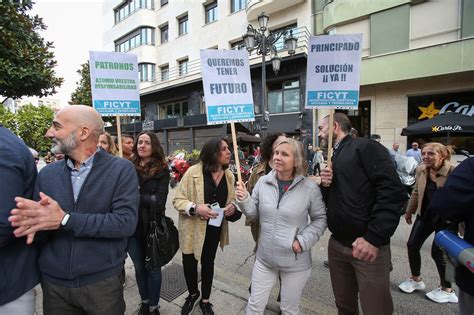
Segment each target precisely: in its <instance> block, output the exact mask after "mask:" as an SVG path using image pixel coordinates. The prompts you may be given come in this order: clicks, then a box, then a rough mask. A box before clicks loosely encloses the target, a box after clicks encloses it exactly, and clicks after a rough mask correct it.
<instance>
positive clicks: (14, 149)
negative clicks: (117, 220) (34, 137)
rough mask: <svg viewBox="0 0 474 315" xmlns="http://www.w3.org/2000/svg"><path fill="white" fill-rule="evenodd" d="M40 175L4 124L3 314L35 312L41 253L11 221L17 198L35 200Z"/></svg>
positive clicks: (0, 189)
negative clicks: (19, 234) (16, 233)
mask: <svg viewBox="0 0 474 315" xmlns="http://www.w3.org/2000/svg"><path fill="white" fill-rule="evenodd" d="M36 173H37V172H36V165H35V161H34V159H33V155H32V154H31V152H30V150H29V149H28V147H27V146H26V145H25V144H24V143H23V141H21V140H20V139H19V138H18V137H17V136H15V135H14V134H13V133H11V132H10V131H9V130H8V129H6V128H5V127H3V126H2V125H1V124H0V174H1V180H0V314H30V315H32V314H33V313H34V311H35V294H34V291H33V288H34V287H35V286H36V285H37V284H38V283H39V270H38V265H37V261H38V254H39V251H38V249H37V247H36V245H34V246H29V245H27V244H26V241H25V238H19V239H18V238H15V236H14V235H13V228H12V226H11V224H10V222H8V217H9V216H10V211H11V210H12V209H13V208H14V207H15V197H16V196H22V197H24V198H32V196H33V191H34V187H35V180H36Z"/></svg>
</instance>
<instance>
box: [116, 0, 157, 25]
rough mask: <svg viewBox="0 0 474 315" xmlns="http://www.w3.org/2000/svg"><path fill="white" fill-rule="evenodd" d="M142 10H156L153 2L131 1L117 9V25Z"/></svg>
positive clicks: (144, 0)
mask: <svg viewBox="0 0 474 315" xmlns="http://www.w3.org/2000/svg"><path fill="white" fill-rule="evenodd" d="M140 9H154V4H153V0H129V1H126V2H125V3H124V4H122V5H121V6H120V7H118V8H117V9H115V12H114V14H115V24H117V23H118V22H120V21H122V20H123V19H125V18H126V17H128V16H129V15H131V14H133V13H135V11H138V10H140Z"/></svg>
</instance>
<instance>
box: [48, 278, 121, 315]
mask: <svg viewBox="0 0 474 315" xmlns="http://www.w3.org/2000/svg"><path fill="white" fill-rule="evenodd" d="M41 288H42V289H43V312H44V314H45V315H64V314H67V315H86V314H87V315H102V314H110V315H123V314H124V313H125V300H124V299H123V278H122V273H121V272H120V273H119V274H117V275H115V276H112V277H110V278H107V279H105V280H102V281H99V282H97V283H93V284H89V285H85V286H83V287H79V288H67V287H63V286H61V285H57V284H53V283H50V282H46V281H43V282H41Z"/></svg>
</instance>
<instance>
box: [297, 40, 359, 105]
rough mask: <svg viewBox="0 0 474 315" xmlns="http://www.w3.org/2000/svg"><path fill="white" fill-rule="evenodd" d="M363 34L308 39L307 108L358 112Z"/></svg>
mask: <svg viewBox="0 0 474 315" xmlns="http://www.w3.org/2000/svg"><path fill="white" fill-rule="evenodd" d="M361 51H362V34H348V35H322V36H316V37H311V38H310V41H309V49H308V68H307V71H306V108H344V109H357V108H358V105H359V83H360V60H361Z"/></svg>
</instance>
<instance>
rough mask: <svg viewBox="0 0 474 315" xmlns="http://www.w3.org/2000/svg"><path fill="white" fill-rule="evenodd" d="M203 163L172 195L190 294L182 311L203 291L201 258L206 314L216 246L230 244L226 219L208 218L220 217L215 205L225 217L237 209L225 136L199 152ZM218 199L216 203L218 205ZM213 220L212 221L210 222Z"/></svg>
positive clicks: (209, 311)
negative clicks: (199, 271) (199, 286)
mask: <svg viewBox="0 0 474 315" xmlns="http://www.w3.org/2000/svg"><path fill="white" fill-rule="evenodd" d="M199 160H200V163H198V164H196V165H193V166H192V167H190V168H189V169H188V170H187V172H186V173H185V174H184V177H183V178H182V180H181V182H180V184H179V186H178V188H177V190H176V194H175V198H174V199H173V205H174V207H175V208H176V210H178V211H179V213H180V215H179V224H178V229H179V244H180V248H181V251H182V253H183V269H184V277H185V279H186V285H187V287H188V292H189V295H188V297H187V298H186V301H185V303H184V305H183V307H182V310H181V314H190V313H192V311H193V310H194V308H195V306H196V304H197V301H198V299H199V296H200V295H201V293H200V292H199V290H198V283H197V282H198V281H197V274H198V273H197V264H198V261H200V262H201V278H202V283H201V291H202V295H201V300H200V302H199V306H200V308H201V310H202V313H203V314H204V315H208V314H214V311H213V310H212V306H213V305H212V304H211V303H210V302H209V297H210V294H211V288H212V280H213V278H214V259H215V257H216V251H217V246H218V245H219V243H220V246H221V248H224V246H225V245H228V244H229V234H228V233H229V232H228V231H229V230H228V223H227V220H225V219H224V220H222V222H221V223H220V225H219V224H216V223H213V221H211V222H209V221H210V220H212V219H216V218H217V214H218V213H217V212H216V211H214V210H213V209H212V207H211V205H213V204H214V208H216V207H220V208H222V209H223V210H222V211H223V215H224V216H225V217H230V216H232V215H233V214H234V212H235V209H236V208H235V205H234V204H233V201H234V199H235V195H234V175H233V174H232V172H231V171H230V170H229V169H228V167H229V163H230V151H229V144H228V142H227V140H225V139H224V138H212V139H210V140H208V141H207V142H206V143H205V144H204V146H203V148H202V150H201V155H200V156H199ZM216 203H217V205H216ZM210 223H211V224H210Z"/></svg>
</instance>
